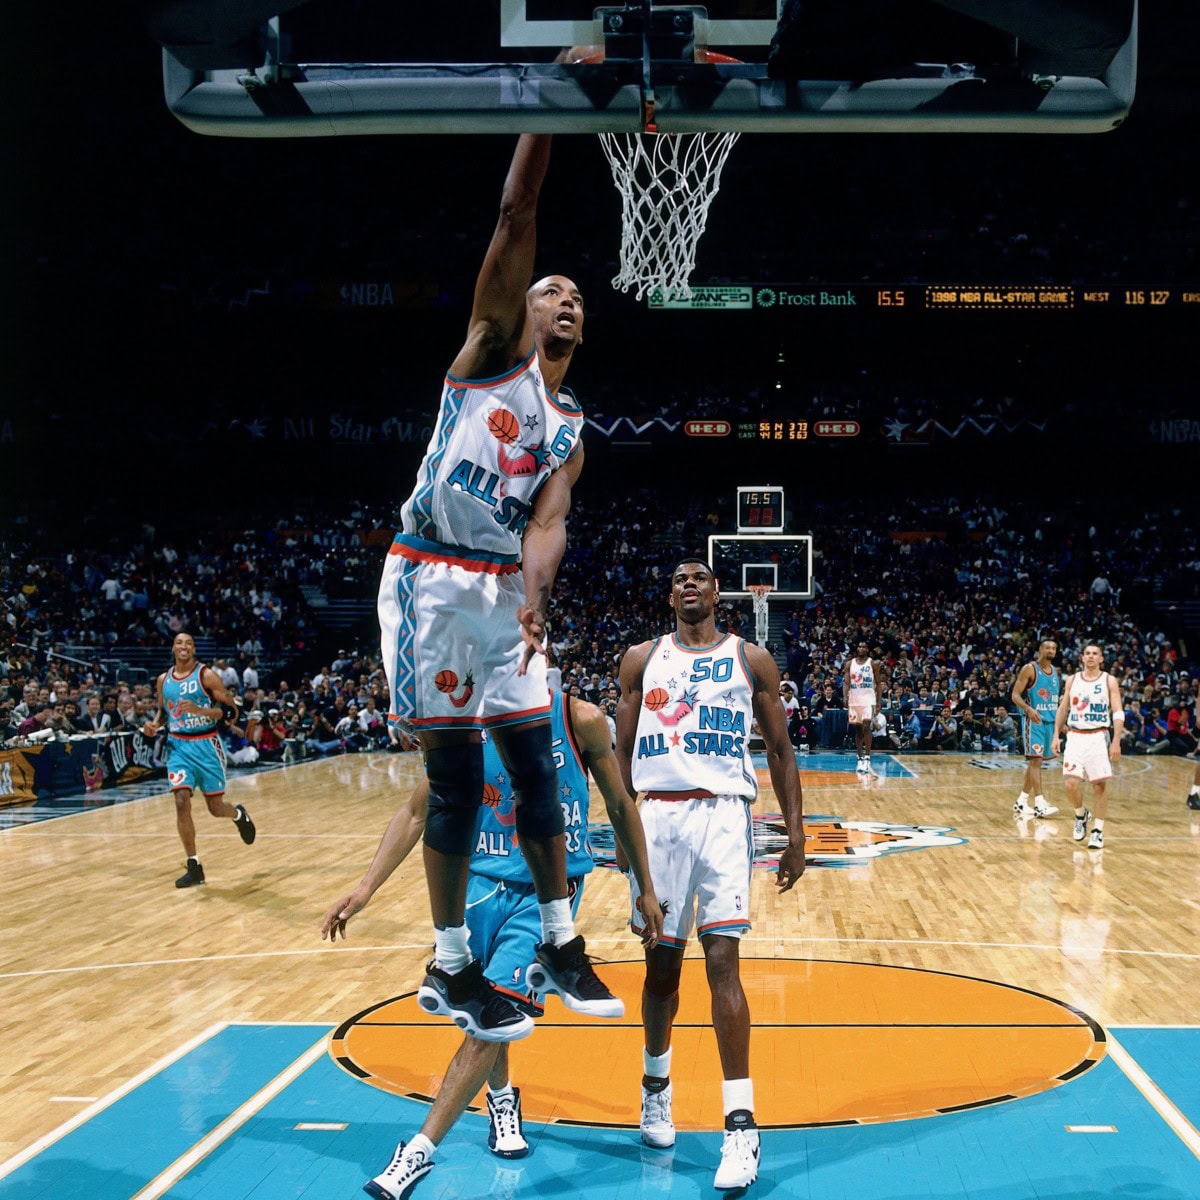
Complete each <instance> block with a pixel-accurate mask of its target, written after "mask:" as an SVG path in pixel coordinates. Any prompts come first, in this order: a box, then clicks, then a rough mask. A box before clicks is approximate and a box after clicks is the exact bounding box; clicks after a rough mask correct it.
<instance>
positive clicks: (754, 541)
mask: <svg viewBox="0 0 1200 1200" xmlns="http://www.w3.org/2000/svg"><path fill="white" fill-rule="evenodd" d="M708 561H709V563H710V564H711V565H712V569H713V574H714V575H715V576H716V577H717V582H718V583H719V584H720V585H721V595H722V596H724V597H725V598H726V599H729V600H738V599H745V598H747V597H748V596H749V595H750V592H749V590H748V589H749V588H751V587H755V586H758V585H760V584H766V585H768V586H770V587H771V588H772V592H771V599H773V600H774V599H780V600H807V599H809V598H810V597H811V596H812V595H813V594H814V593H813V577H812V561H813V560H812V535H811V534H807V533H801V534H782V535H769V534H753V533H731V534H710V535H709V539H708Z"/></svg>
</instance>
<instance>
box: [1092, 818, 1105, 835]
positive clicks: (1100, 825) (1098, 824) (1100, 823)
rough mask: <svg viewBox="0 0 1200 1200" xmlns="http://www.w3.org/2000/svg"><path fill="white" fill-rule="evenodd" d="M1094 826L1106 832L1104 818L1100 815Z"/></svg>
mask: <svg viewBox="0 0 1200 1200" xmlns="http://www.w3.org/2000/svg"><path fill="white" fill-rule="evenodd" d="M1092 828H1093V829H1099V830H1100V832H1101V833H1103V832H1104V818H1103V817H1100V818H1099V819H1098V820H1095V821H1093V822H1092Z"/></svg>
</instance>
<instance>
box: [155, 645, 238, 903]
mask: <svg viewBox="0 0 1200 1200" xmlns="http://www.w3.org/2000/svg"><path fill="white" fill-rule="evenodd" d="M171 652H172V654H174V656H175V664H174V666H172V668H171V669H170V670H169V671H164V672H163V673H162V674H161V675H160V676H159V677H158V712H157V713H156V714H155V717H154V720H153V721H148V722H147V723H146V724H145V725H144V726H143V727H142V733H143V734H144V735H145V736H146V737H148V738H153V737H157V736H158V731H159V729H160V728H161V727H162V725H163V724H164V723H165V724H166V726H167V747H168V756H167V780H168V782H169V783H170V785H171V791H172V793H173V794H174V796H175V824H176V827H177V828H178V830H179V840H180V841H182V842H183V849H184V852H185V853H186V854H187V870H186V871H185V872H184V873H183V874H182V875H181V876H180V877H179V878H178V879H177V880H175V886H176V887H177V888H186V887H196V886H197V885H198V884H201V883H203V882H204V868H203V867H202V866H201V865H200V859H199V858H198V857H197V856H196V825H195V822H194V821H193V820H192V792H193V791H197V790H198V791H201V792H203V793H204V799H205V802H206V803H207V804H208V811H209V812H210V813H212V815H213V816H214V817H230V818H232V820H233V822H234V824H236V825H237V831H238V833H239V834H240V835H241V839H242V841H243V842H245V843H246V844H247V845H249V844H250V843H251V842H252V841H254V838H255V829H254V822H253V821H251V820H250V814H249V813H248V812H247V811H246V810H245V808H243V807H242V805H240V804H239V805H238V806H237V807H236V808H235V807H234V806H233V805H232V804H229V803H228V802H227V801H226V800H225V747H224V746H223V745H222V744H221V738H220V736H219V735H218V733H217V722H218V721H220V719H221V717H222V715H223V710H222V708H221V705H222V704H227V705H229V706H230V707H231V708H232V707H234V706H235V705H236V703H237V697H236V696H234V694H233V693H232V692H231V691H230V690H229V689H228V688H227V687H226V686H225V685H224V684H223V683H222V682H221V677H220V676H219V675H218V674H217V673H216V671H214V670H213V669H212V668H211V667H206V666H205V665H204V664H203V663H202V662H199V661H198V660H197V658H196V643H195V640H194V639H193V638H192V635H191V634H190V633H179V634H176V635H175V641H174V642H172V644H171Z"/></svg>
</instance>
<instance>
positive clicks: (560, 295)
mask: <svg viewBox="0 0 1200 1200" xmlns="http://www.w3.org/2000/svg"><path fill="white" fill-rule="evenodd" d="M549 156H550V138H549V137H548V136H545V135H540V136H533V135H525V136H523V137H521V138H520V140H519V141H518V142H517V149H516V153H515V154H514V155H513V161H512V166H511V167H510V168H509V172H508V177H507V178H506V180H505V182H504V193H503V196H502V198H501V203H500V218H499V221H498V223H497V225H496V230H495V233H494V234H493V235H492V241H491V244H490V245H489V247H488V251H487V254H486V256H485V257H484V261H483V267H482V269H481V270H480V273H479V278H478V280H477V281H476V284H475V297H474V303H473V306H472V309H471V320H470V325H469V327H468V330H467V339H466V342H465V343H464V344H463V347H462V349H461V350H460V351H459V352H458V356H457V357H456V358H455V360H454V362H453V363H452V364H451V366H450V371H449V373H448V374H447V376H446V379H445V383H444V385H443V389H442V398H441V407H440V410H439V412H438V418H437V423H436V425H435V427H434V432H433V438H432V440H431V441H430V444H429V447H428V449H427V451H426V454H425V460H424V462H423V463H422V464H421V469H420V472H419V473H418V476H417V483H416V487H415V488H414V489H413V493H412V495H411V496H410V497H409V499H408V502H407V503H406V504H405V505H404V510H403V521H402V529H401V532H400V533H398V534H397V535H396V540H395V542H394V544H393V545H392V548H391V553H390V554H389V555H388V561H387V564H386V566H385V568H384V572H383V579H382V581H381V583H380V589H379V623H380V626H381V629H382V637H383V661H384V666H385V668H386V670H387V674H388V686H389V689H390V691H391V710H390V719H391V720H392V721H393V722H395V723H397V724H399V725H400V726H402V727H403V728H405V729H406V730H407V731H409V732H414V731H415V732H417V733H418V734H419V735H420V742H421V749H422V751H423V752H424V756H425V771H426V775H427V776H428V779H429V806H428V815H427V817H426V821H425V832H424V843H425V845H424V857H425V875H426V879H427V881H428V884H429V900H430V907H431V909H432V913H433V922H434V958H433V961H432V962H431V963H430V964H429V968H428V971H427V974H426V976H425V981H424V983H423V984H422V985H421V987H420V989H419V990H418V993H417V997H418V1002H419V1003H420V1004H421V1006H422V1007H423V1008H425V1009H426V1010H427V1011H429V1012H435V1013H441V1014H443V1015H446V1016H449V1017H450V1018H451V1019H453V1020H454V1021H455V1022H456V1023H458V1024H459V1025H460V1026H462V1028H464V1029H465V1030H466V1031H467V1032H468V1033H470V1034H471V1036H473V1037H478V1038H482V1039H484V1040H486V1041H511V1040H514V1039H515V1038H519V1037H524V1036H526V1035H527V1034H528V1033H530V1032H531V1031H532V1029H533V1022H532V1020H531V1019H530V1018H529V1016H528V1015H526V1014H524V1013H522V1012H520V1011H519V1010H518V1009H517V1008H516V1007H515V1006H514V1005H513V1004H512V1003H511V1002H510V1001H509V1000H508V999H506V998H505V997H503V996H502V995H501V994H500V993H499V992H497V991H496V990H495V989H494V988H493V987H492V986H491V985H490V984H489V982H488V980H487V977H486V976H485V975H484V974H483V971H482V969H481V967H480V965H479V963H478V962H477V961H475V960H474V959H472V957H471V952H470V947H469V945H468V937H467V929H466V925H465V923H464V911H465V902H466V887H467V870H468V864H469V862H470V857H471V851H472V848H473V840H474V834H475V822H476V815H477V812H478V809H479V804H480V796H481V794H482V791H483V747H482V743H481V730H482V729H483V728H484V727H485V726H486V727H487V728H488V730H489V732H490V735H491V736H492V737H493V738H494V740H495V743H496V748H497V750H498V752H499V754H500V758H501V760H502V761H503V763H504V767H505V770H506V771H507V772H508V773H509V776H510V778H511V779H512V783H513V791H514V795H515V799H516V825H517V834H518V836H519V838H520V841H521V849H522V851H523V852H524V855H525V859H526V862H527V863H528V865H529V870H530V874H531V876H532V878H533V883H534V887H535V889H536V893H537V897H538V901H539V903H540V912H541V918H542V935H543V936H542V942H541V943H540V944H539V946H538V949H537V960H538V962H539V964H540V965H541V966H542V967H543V968H544V969H545V972H546V973H547V979H548V982H547V983H546V985H545V988H544V990H549V991H556V992H558V993H559V994H560V995H561V996H562V998H563V1002H564V1003H566V1004H567V1005H568V1006H570V1007H572V1008H575V1009H576V1010H578V1011H580V1012H587V1013H591V1014H592V1015H596V1016H619V1015H621V1013H622V1012H623V1011H624V1008H623V1005H622V1004H621V1002H620V1001H619V1000H618V999H617V998H616V997H614V996H613V995H612V994H611V993H610V992H609V991H608V990H607V988H605V987H604V985H603V984H602V983H601V982H600V981H599V980H598V979H597V978H596V975H595V973H594V972H593V971H592V968H591V966H590V965H589V964H588V961H587V957H586V955H585V954H584V947H583V939H582V938H579V937H576V936H575V925H574V918H573V916H572V913H571V906H570V902H569V900H568V898H567V872H566V855H565V849H564V826H563V817H562V808H561V806H560V804H559V803H558V798H557V794H556V789H555V771H554V759H553V755H552V751H551V745H550V719H549V713H550V701H549V695H548V693H547V690H546V662H545V651H544V647H543V645H542V638H543V636H544V633H545V613H546V607H547V604H548V601H549V595H550V588H551V585H552V584H553V582H554V577H555V575H556V574H557V572H558V566H559V563H560V562H561V560H562V555H563V550H564V549H565V547H566V539H567V534H566V523H565V522H566V515H567V511H568V509H569V508H570V504H571V487H572V485H573V484H574V483H575V481H576V479H577V478H578V477H579V472H580V470H581V469H582V466H583V448H582V444H581V442H580V440H579V433H580V427H581V425H582V419H583V418H582V414H581V413H580V411H579V406H578V405H577V404H576V403H575V401H574V399H573V398H572V397H571V396H570V394H569V393H566V392H564V391H562V382H563V378H564V376H565V375H566V372H567V367H568V366H569V364H570V362H571V356H572V354H573V353H574V352H575V348H576V347H577V346H578V345H579V344H580V342H581V341H582V333H583V298H582V297H581V296H580V294H579V289H578V288H577V287H576V286H575V284H574V283H573V282H572V281H571V280H570V279H567V278H566V277H565V276H563V275H548V276H546V278H544V279H541V280H539V281H538V282H537V283H535V284H534V285H533V286H532V287H529V286H528V284H529V277H530V275H531V274H532V271H533V261H534V251H535V248H536V236H535V217H536V211H537V200H538V194H539V192H540V191H541V187H542V181H543V179H544V178H545V174H546V166H547V163H548V161H549Z"/></svg>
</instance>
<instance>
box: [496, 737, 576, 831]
mask: <svg viewBox="0 0 1200 1200" xmlns="http://www.w3.org/2000/svg"><path fill="white" fill-rule="evenodd" d="M496 749H497V750H499V751H500V757H501V759H503V761H504V766H505V768H506V769H507V770H508V775H509V778H510V779H511V780H512V785H513V796H514V797H515V798H516V802H517V836H518V838H523V837H530V838H534V839H537V840H543V841H544V840H545V839H547V838H553V837H558V836H559V834H561V833H563V832H565V830H566V824H565V822H564V821H563V815H562V805H561V804H560V803H559V801H558V773H557V771H556V770H555V769H554V752H553V750H552V749H551V745H550V726H549V725H548V724H546V725H527V726H525V727H524V728H521V729H514V730H510V731H508V732H506V733H505V734H504V735H503V740H501V738H497V739H496Z"/></svg>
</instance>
